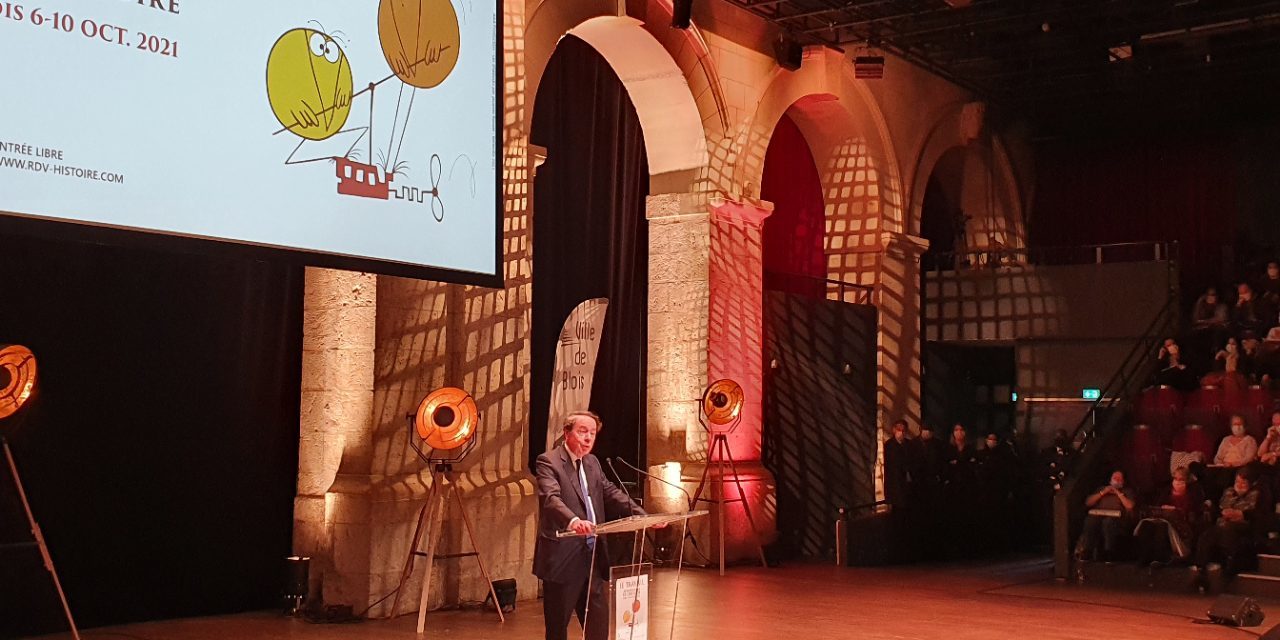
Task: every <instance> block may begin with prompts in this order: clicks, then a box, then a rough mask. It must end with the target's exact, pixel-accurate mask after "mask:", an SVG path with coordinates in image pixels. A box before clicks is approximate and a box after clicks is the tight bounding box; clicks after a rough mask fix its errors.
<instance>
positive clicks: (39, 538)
mask: <svg viewBox="0 0 1280 640" xmlns="http://www.w3.org/2000/svg"><path fill="white" fill-rule="evenodd" d="M0 444H3V445H4V457H5V459H6V460H7V461H8V462H9V471H10V472H11V473H12V474H13V484H14V486H16V487H17V488H18V497H19V498H21V499H22V509H23V510H24V511H26V513H27V523H28V524H30V525H31V535H33V536H35V539H36V546H37V547H39V548H40V559H41V560H43V561H44V568H45V569H46V570H48V572H49V575H50V576H52V577H53V586H54V587H55V588H57V590H58V599H59V600H61V601H62V612H63V613H65V614H66V615H67V624H69V625H71V637H72V638H74V639H75V640H80V630H79V629H76V620H75V618H74V617H72V616H71V605H69V604H67V594H66V593H65V592H63V590H62V581H61V580H59V579H58V571H57V570H56V569H54V568H53V556H51V555H49V545H47V544H45V541H44V533H43V532H41V531H40V525H39V524H38V523H36V517H35V514H33V513H31V503H29V502H27V492H26V490H25V489H24V488H23V487H22V478H20V477H18V463H16V462H14V461H13V452H12V451H10V450H9V441H8V440H5V439H4V438H0Z"/></svg>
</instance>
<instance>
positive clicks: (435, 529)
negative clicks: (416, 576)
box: [418, 476, 453, 635]
mask: <svg viewBox="0 0 1280 640" xmlns="http://www.w3.org/2000/svg"><path fill="white" fill-rule="evenodd" d="M441 482H443V483H444V486H443V487H441V489H440V491H438V492H436V493H435V495H434V496H433V498H434V499H433V500H432V501H431V502H429V503H428V504H427V509H428V515H427V517H428V518H430V521H429V522H428V525H427V526H428V529H427V551H426V556H427V567H426V572H425V573H423V574H422V594H421V595H420V596H419V598H418V635H422V630H423V629H425V628H426V626H427V599H428V598H429V597H430V596H431V570H432V569H433V568H434V567H435V563H436V540H437V539H439V537H440V529H441V526H440V521H441V520H442V519H443V518H444V513H443V511H444V509H441V510H440V511H441V513H440V514H436V506H437V505H442V506H443V505H448V504H449V492H450V491H453V484H452V483H450V482H449V480H448V476H440V477H439V479H438V480H437V482H436V483H434V484H439V483H441ZM433 486H434V485H433Z"/></svg>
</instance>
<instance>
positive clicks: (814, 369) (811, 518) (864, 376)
mask: <svg viewBox="0 0 1280 640" xmlns="http://www.w3.org/2000/svg"><path fill="white" fill-rule="evenodd" d="M763 353H764V374H765V385H764V450H763V462H764V465H765V466H766V467H767V468H768V469H769V470H770V471H771V472H773V474H774V477H775V479H776V481H777V492H778V494H777V495H778V533H779V535H780V536H781V543H782V546H783V549H784V552H786V553H787V554H789V555H803V556H808V557H827V556H829V555H830V554H831V553H833V552H834V549H835V543H836V541H835V534H834V528H833V523H834V522H835V521H836V518H837V517H838V513H839V510H840V509H841V508H843V509H845V510H849V509H852V508H854V507H859V506H863V505H869V504H870V503H872V502H873V501H874V500H875V487H874V480H873V478H874V475H875V471H874V467H875V461H876V447H877V437H878V431H877V428H876V383H875V380H876V376H875V371H876V309H875V307H873V306H870V305H857V304H848V303H844V302H836V301H833V300H825V299H823V298H820V297H816V298H815V297H811V296H806V295H798V294H794V293H789V292H782V291H768V292H766V293H765V298H764V351H763Z"/></svg>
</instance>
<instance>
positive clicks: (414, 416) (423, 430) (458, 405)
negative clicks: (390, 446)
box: [409, 387, 480, 464]
mask: <svg viewBox="0 0 1280 640" xmlns="http://www.w3.org/2000/svg"><path fill="white" fill-rule="evenodd" d="M479 422H480V412H479V411H478V410H477V409H476V401H475V399H474V398H472V397H471V394H469V393H467V392H466V391H463V390H462V389H459V388H457V387H443V388H441V389H437V390H435V391H433V392H431V393H430V394H429V395H427V397H425V398H423V399H422V402H421V403H419V404H418V410H417V411H415V412H414V413H411V414H409V425H410V427H411V430H410V431H411V432H410V434H409V444H410V445H411V446H413V449H414V450H415V451H417V452H418V457H420V458H422V460H423V461H424V462H426V463H428V464H451V463H454V462H458V461H460V460H462V459H463V458H465V457H466V456H467V454H468V453H471V450H472V449H473V448H475V445H476V440H475V436H476V430H477V428H478V427H479ZM414 436H417V437H416V438H415V437H414ZM424 447H425V448H424Z"/></svg>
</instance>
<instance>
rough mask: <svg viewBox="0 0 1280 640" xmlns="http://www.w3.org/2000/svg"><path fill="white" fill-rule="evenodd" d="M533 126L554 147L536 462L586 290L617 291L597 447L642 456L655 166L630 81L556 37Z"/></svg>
mask: <svg viewBox="0 0 1280 640" xmlns="http://www.w3.org/2000/svg"><path fill="white" fill-rule="evenodd" d="M529 138H530V142H532V143H533V144H536V145H540V146H543V147H545V148H546V149H547V160H546V162H545V163H544V164H543V165H542V166H541V167H540V168H539V169H538V173H537V179H536V183H535V185H534V214H533V237H534V238H535V239H536V241H537V244H536V248H535V250H534V255H533V261H534V269H533V330H532V335H531V338H530V339H531V342H532V345H531V347H530V348H531V349H532V372H531V375H530V382H529V385H530V392H529V397H530V401H529V430H530V437H529V462H530V466H531V467H532V466H533V461H534V459H535V458H536V457H537V456H538V454H540V453H542V452H543V450H544V449H545V447H546V439H545V433H546V431H545V430H546V425H547V415H548V413H549V409H550V407H549V403H550V401H551V385H552V380H551V377H552V372H553V371H554V368H555V348H556V343H557V338H558V336H559V334H560V330H561V328H562V327H563V325H564V321H565V318H566V317H568V315H569V313H570V312H571V311H572V310H573V309H574V307H576V306H578V304H579V303H581V302H582V301H584V300H587V299H590V298H608V299H609V307H608V311H607V312H606V314H605V322H604V328H603V331H602V334H601V344H600V352H599V355H598V356H597V360H596V363H597V364H596V371H595V378H594V381H593V383H592V388H591V407H590V408H591V410H592V411H595V412H596V413H598V414H599V415H600V417H601V419H603V421H604V423H605V429H604V430H603V431H601V432H600V436H599V438H598V440H597V443H596V448H595V453H596V455H597V456H601V457H604V456H622V457H623V458H625V459H626V460H629V461H630V462H631V463H632V464H637V465H643V462H644V459H645V458H644V455H645V448H644V438H645V413H646V412H645V380H646V375H645V369H646V350H647V346H646V345H647V343H648V335H647V326H648V323H647V315H648V295H649V286H648V283H649V280H648V278H649V227H648V221H647V220H645V197H646V196H648V194H649V166H648V160H647V157H646V155H645V148H644V135H643V133H642V131H641V129H640V120H639V118H638V117H637V116H636V111H635V107H634V106H633V105H632V104H631V100H630V98H629V97H628V96H627V91H626V87H624V86H623V84H622V81H621V80H619V79H618V76H617V75H616V74H615V73H614V72H613V69H612V68H610V67H609V63H608V62H607V61H606V60H605V59H604V58H603V57H602V56H601V55H600V54H599V53H598V52H596V50H595V49H593V48H592V47H591V45H589V44H587V43H586V42H584V41H582V40H580V39H578V38H575V37H573V36H565V38H564V39H562V40H561V41H560V44H559V45H557V46H556V51H555V54H553V55H552V56H551V61H550V62H549V63H548V65H547V70H546V73H545V75H543V78H542V84H541V86H540V87H539V88H538V96H537V100H536V102H535V103H534V111H533V130H532V132H531V133H530V136H529ZM642 484H643V483H642Z"/></svg>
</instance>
